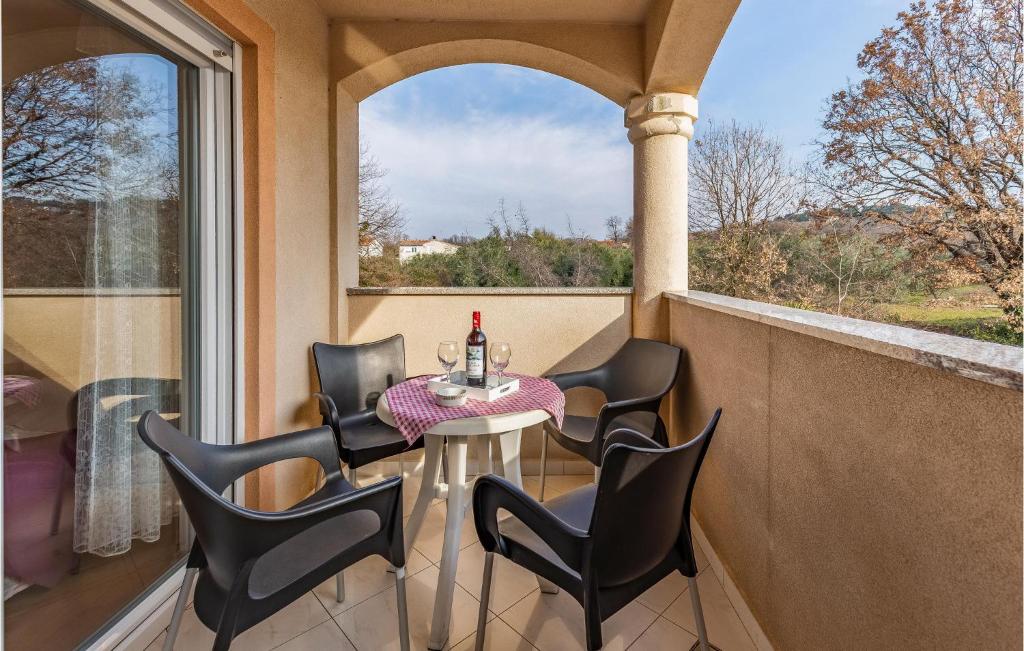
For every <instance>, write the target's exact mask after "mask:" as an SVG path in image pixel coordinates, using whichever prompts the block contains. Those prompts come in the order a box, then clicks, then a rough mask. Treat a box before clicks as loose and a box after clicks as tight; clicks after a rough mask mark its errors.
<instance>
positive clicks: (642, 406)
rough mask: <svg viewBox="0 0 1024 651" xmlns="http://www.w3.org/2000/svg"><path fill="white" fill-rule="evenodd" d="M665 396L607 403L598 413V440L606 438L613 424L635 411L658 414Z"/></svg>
mask: <svg viewBox="0 0 1024 651" xmlns="http://www.w3.org/2000/svg"><path fill="white" fill-rule="evenodd" d="M662 397H663V396H644V397H641V398H630V399H629V400H618V401H616V402H609V403H605V404H604V405H602V406H601V411H599V412H598V413H597V424H596V428H597V437H596V438H597V440H600V439H602V438H604V432H605V430H606V429H608V426H609V425H611V422H612V421H613V420H615V419H616V418H618V417H619V416H622V415H624V414H628V413H631V412H634V411H649V412H655V413H657V411H658V408H659V407H661V399H662Z"/></svg>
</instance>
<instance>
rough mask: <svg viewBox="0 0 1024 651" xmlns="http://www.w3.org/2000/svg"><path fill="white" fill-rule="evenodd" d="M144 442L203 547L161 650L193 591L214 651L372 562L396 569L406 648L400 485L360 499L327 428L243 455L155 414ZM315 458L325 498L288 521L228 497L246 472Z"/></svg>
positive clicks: (369, 491)
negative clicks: (350, 568) (160, 463)
mask: <svg viewBox="0 0 1024 651" xmlns="http://www.w3.org/2000/svg"><path fill="white" fill-rule="evenodd" d="M139 436H141V437H142V440H143V441H145V443H146V444H147V445H148V446H149V447H150V448H152V449H153V450H155V451H156V452H157V453H158V454H159V455H160V457H161V459H162V460H163V462H164V465H165V467H166V468H167V471H168V473H169V474H170V476H171V479H172V481H174V485H175V487H176V488H177V490H178V495H179V497H180V498H181V502H182V504H183V506H184V507H185V511H186V512H187V513H188V516H189V518H190V520H191V522H192V525H193V527H194V528H195V532H196V538H195V542H194V543H193V545H192V551H191V553H190V554H189V557H188V561H187V563H186V570H185V580H184V582H183V583H182V586H181V591H180V592H179V593H178V600H177V603H176V604H175V607H174V613H173V615H172V616H171V624H170V627H169V628H168V631H167V638H166V641H165V642H164V649H165V651H167V650H169V649H172V648H173V647H174V641H175V638H176V637H177V633H178V628H179V626H180V625H181V616H182V613H183V612H184V610H185V604H186V603H187V601H188V596H189V591H190V589H191V587H192V582H193V581H194V580H195V579H196V578H197V576H198V581H197V582H196V590H195V601H194V604H195V612H196V615H197V616H198V617H199V620H200V621H201V622H202V623H203V624H204V625H205V626H206V627H207V628H209V629H211V630H213V631H216V633H217V637H216V639H215V641H214V644H213V648H214V650H215V651H219V650H222V649H227V648H228V647H230V645H231V640H232V639H233V638H234V637H235V636H237V635H238V634H240V633H242V632H243V631H245V630H247V629H249V628H251V627H252V626H254V625H255V624H258V623H259V622H261V621H263V620H264V619H266V618H267V617H270V616H271V615H273V614H274V613H276V612H277V611H279V610H281V609H282V608H284V607H285V606H287V605H288V604H290V603H292V602H293V601H295V600H296V599H298V598H299V597H301V596H302V595H304V594H305V593H307V592H309V591H310V590H312V589H313V588H315V587H316V586H317V585H319V584H320V583H322V582H323V581H324V580H326V579H328V578H330V577H331V576H333V575H337V574H338V573H340V572H341V571H342V570H343V569H344V568H346V567H348V566H350V565H352V564H354V563H356V562H358V561H360V560H362V559H364V558H366V557H367V556H371V555H374V554H377V555H380V556H382V557H384V558H385V559H386V560H388V561H389V562H390V563H391V564H392V565H393V566H394V567H395V568H397V569H396V572H395V583H396V586H397V596H398V618H399V622H398V624H399V635H400V637H401V647H402V649H403V651H407V650H408V648H409V626H408V615H407V609H406V601H405V548H404V545H403V540H402V480H401V478H400V477H391V478H390V479H386V480H384V481H381V482H378V483H377V484H374V485H373V486H368V487H366V488H363V489H358V490H357V489H354V488H353V487H352V486H351V485H350V484H349V483H348V482H347V481H345V479H344V477H343V476H342V474H341V464H340V463H339V462H338V448H337V445H336V443H335V440H334V434H333V433H332V432H331V430H330V429H329V428H327V427H319V428H316V429H310V430H305V431H301V432H293V433H291V434H282V435H280V436H275V437H272V438H268V439H263V440H260V441H254V442H252V443H244V444H240V445H210V444H207V443H202V442H200V441H197V440H195V439H192V438H189V437H187V436H185V435H184V434H182V433H181V432H179V431H178V430H177V429H175V428H174V427H173V426H171V425H170V424H169V423H168V422H167V421H165V420H164V419H163V418H161V417H160V415H159V414H157V413H156V412H153V411H150V412H147V413H146V414H145V415H144V416H143V417H142V420H140V421H139ZM303 457H306V458H312V459H314V460H316V461H317V462H318V463H319V464H320V465H321V467H322V468H323V470H324V473H325V477H326V482H325V484H324V486H323V488H321V489H320V490H318V491H317V492H316V493H314V494H313V495H311V496H310V497H308V498H307V499H305V500H303V501H302V502H299V503H298V504H296V505H295V506H294V507H292V508H291V509H289V510H287V511H282V512H279V513H272V512H263V511H254V510H251V509H246V508H243V507H241V506H238V505H236V504H234V503H233V502H231V501H229V500H227V499H225V498H224V497H222V496H221V493H223V492H224V491H225V490H226V489H227V488H228V487H229V486H231V484H232V483H233V482H234V481H235V480H236V479H238V478H239V477H241V476H243V475H244V474H246V473H247V472H250V471H252V470H255V469H257V468H260V467H262V466H265V465H268V464H271V463H274V462H276V461H281V460H283V459H294V458H303Z"/></svg>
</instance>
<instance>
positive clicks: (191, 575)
mask: <svg viewBox="0 0 1024 651" xmlns="http://www.w3.org/2000/svg"><path fill="white" fill-rule="evenodd" d="M197 572H199V568H198V567H186V568H185V580H184V581H182V582H181V588H179V589H178V600H177V601H175V602H174V612H173V613H172V614H171V624H170V626H168V627H167V637H166V638H164V651H171V650H172V649H174V642H175V640H177V639H178V629H179V628H181V617H182V615H184V614H185V605H186V604H188V595H189V593H190V592H192V583H193V582H194V581H195V580H196V573H197Z"/></svg>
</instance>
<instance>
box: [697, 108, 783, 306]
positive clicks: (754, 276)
mask: <svg viewBox="0 0 1024 651" xmlns="http://www.w3.org/2000/svg"><path fill="white" fill-rule="evenodd" d="M802 190H803V184H802V182H801V178H800V175H799V174H798V173H797V171H796V169H795V168H794V167H793V165H792V164H791V163H790V162H789V160H788V159H787V158H786V155H785V150H784V149H783V146H782V142H781V141H780V140H779V139H778V138H775V137H773V136H770V135H769V134H768V133H767V132H766V131H765V129H764V127H762V126H745V125H741V124H738V123H736V122H730V123H729V124H726V125H716V124H711V125H710V126H709V127H708V128H707V129H706V130H705V131H704V132H703V133H702V135H701V137H700V138H698V139H697V140H696V141H695V142H694V148H693V152H692V156H691V159H690V187H689V191H690V204H689V214H690V224H691V230H692V231H695V235H698V234H699V237H698V240H697V242H696V244H697V245H698V246H699V247H702V248H703V250H706V255H705V256H704V257H703V259H702V260H695V261H694V264H693V266H692V269H691V274H692V277H693V282H694V286H695V287H701V288H703V289H706V290H709V291H714V292H719V293H723V294H728V295H730V296H741V297H745V298H756V299H762V300H771V299H772V297H773V296H774V286H775V283H776V281H777V280H778V279H779V278H781V277H782V275H783V274H785V272H786V269H787V262H786V259H785V257H784V256H783V255H782V252H781V250H780V249H779V246H778V241H777V237H776V236H775V235H774V234H773V233H772V232H771V231H770V230H769V229H768V228H767V224H768V222H769V221H771V220H772V219H774V218H777V217H782V216H785V215H786V214H789V213H791V212H793V211H794V210H795V209H796V207H797V206H798V205H799V203H800V200H801V194H802Z"/></svg>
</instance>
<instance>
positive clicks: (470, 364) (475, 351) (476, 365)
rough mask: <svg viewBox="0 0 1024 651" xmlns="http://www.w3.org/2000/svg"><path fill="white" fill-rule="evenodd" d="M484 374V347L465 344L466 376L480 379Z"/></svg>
mask: <svg viewBox="0 0 1024 651" xmlns="http://www.w3.org/2000/svg"><path fill="white" fill-rule="evenodd" d="M483 376H484V347H483V346H466V377H471V378H475V379H478V380H479V379H481V378H483Z"/></svg>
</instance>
